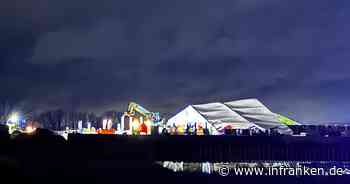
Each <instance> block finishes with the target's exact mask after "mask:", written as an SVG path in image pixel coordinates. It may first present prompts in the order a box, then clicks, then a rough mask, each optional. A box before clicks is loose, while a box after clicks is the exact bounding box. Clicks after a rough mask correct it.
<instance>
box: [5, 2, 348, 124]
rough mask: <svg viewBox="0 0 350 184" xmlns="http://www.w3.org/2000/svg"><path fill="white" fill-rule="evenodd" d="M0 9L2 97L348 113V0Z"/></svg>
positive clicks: (64, 103)
mask: <svg viewBox="0 0 350 184" xmlns="http://www.w3.org/2000/svg"><path fill="white" fill-rule="evenodd" d="M3 5H4V6H1V7H2V9H1V10H2V11H1V15H2V16H1V18H0V19H1V21H2V22H4V24H2V25H1V26H0V28H1V29H0V31H1V36H0V39H1V40H4V42H2V43H0V48H1V49H0V52H1V54H0V58H1V60H2V61H1V62H2V63H1V68H2V69H0V70H1V71H2V74H1V80H0V81H1V82H2V83H7V84H8V85H7V87H6V88H5V89H4V90H3V92H2V93H1V94H2V96H11V94H15V96H16V98H17V101H19V102H21V103H20V104H24V105H29V106H34V107H35V108H39V109H45V108H58V107H66V108H78V109H83V110H97V111H103V110H106V109H118V110H124V109H125V108H126V107H125V106H126V104H127V102H128V101H130V100H134V101H137V102H140V103H143V104H145V106H146V107H149V108H150V109H154V110H159V111H161V112H167V113H169V112H170V113H175V112H176V111H177V110H180V109H181V108H182V107H183V106H185V105H186V104H189V103H205V102H213V101H225V100H232V99H237V98H248V97H257V98H260V99H261V100H262V101H264V102H265V103H266V104H267V105H268V106H270V107H271V109H272V110H274V111H276V112H280V113H285V114H288V115H290V116H291V117H293V118H296V119H298V120H305V121H311V120H315V121H323V120H324V121H328V120H335V121H345V120H350V116H349V115H347V114H346V113H345V109H346V108H348V107H349V106H348V105H347V104H349V102H350V101H349V100H348V98H347V94H348V92H349V90H350V87H348V86H347V83H348V82H349V77H350V76H349V74H348V69H349V68H350V66H349V64H348V63H349V62H348V61H347V60H348V59H349V55H348V53H349V52H348V51H349V44H348V43H349V37H348V36H347V32H348V31H349V30H350V27H349V25H348V24H347V22H348V21H347V20H348V19H349V16H350V15H349V13H348V11H346V8H349V7H350V4H349V3H348V2H347V1H336V2H330V1H326V0H321V1H277V0H268V1H258V0H237V1H229V0H222V1H215V2H214V1H203V0H201V1H199V0H198V1H157V0H151V1H136V0H131V1H99V2H97V1H74V2H68V1H67V2H62V1H60V2H59V1H26V2H23V3H22V2H21V3H20V2H18V1H6V3H3ZM11 83H16V84H18V86H17V85H16V86H13V85H10V84H11ZM19 86H20V87H19ZM19 89H22V90H19ZM13 91H16V93H13ZM338 107H340V108H341V109H344V110H343V111H340V112H337V111H335V110H334V109H338Z"/></svg>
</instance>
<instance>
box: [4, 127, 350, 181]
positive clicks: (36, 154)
mask: <svg viewBox="0 0 350 184" xmlns="http://www.w3.org/2000/svg"><path fill="white" fill-rule="evenodd" d="M0 140H1V141H0V145H1V148H0V168H1V173H0V175H1V181H0V183H20V182H21V183H22V182H25V183H26V184H29V183H33V184H41V183H43V184H44V183H45V184H49V183H60V184H62V183H101V184H107V183H284V184H288V183H349V181H350V179H349V177H346V176H341V177H340V176H338V177H325V176H320V177H315V176H307V177H286V176H284V177H282V176H281V177H276V176H275V177H251V176H250V177H243V176H242V177H237V176H236V177H222V176H217V175H210V176H208V175H205V174H192V173H173V172H172V171H169V170H167V169H164V168H161V167H160V166H158V165H156V164H155V163H154V160H152V158H154V157H153V156H152V155H147V154H145V152H142V151H141V152H135V151H131V150H134V149H132V148H129V150H128V149H125V150H124V151H123V150H121V149H123V147H125V146H127V145H125V144H124V145H123V146H121V145H122V144H119V146H120V149H119V151H118V152H114V153H113V154H111V153H110V150H109V149H108V147H109V145H110V144H113V143H111V142H108V141H106V142H104V141H101V140H96V141H95V142H86V143H85V144H84V145H78V144H77V142H75V143H70V142H67V141H65V140H64V139H63V138H61V137H59V136H54V135H52V134H50V133H49V132H45V131H42V132H41V133H40V134H38V135H18V136H16V137H15V138H11V139H10V137H7V136H2V137H1V139H0ZM89 141H91V140H89ZM115 146H118V145H115ZM133 146H135V145H133ZM139 146H141V145H139ZM5 181H6V182H5Z"/></svg>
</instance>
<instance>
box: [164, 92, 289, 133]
mask: <svg viewBox="0 0 350 184" xmlns="http://www.w3.org/2000/svg"><path fill="white" fill-rule="evenodd" d="M194 122H202V123H206V124H207V126H208V127H209V128H213V129H214V130H215V131H216V133H218V132H220V131H222V130H223V129H224V127H226V126H227V125H230V126H231V127H233V128H234V129H249V128H252V127H255V128H258V129H261V130H265V129H270V128H275V129H277V130H278V131H279V132H280V133H282V134H291V133H292V131H291V129H289V128H288V127H287V126H286V125H284V124H283V123H281V121H280V120H279V118H278V115H277V114H275V113H273V112H271V111H270V110H269V109H268V108H267V107H266V106H265V105H264V104H262V103H261V102H260V101H259V100H257V99H244V100H237V101H231V102H226V103H220V102H216V103H208V104H200V105H189V106H187V107H186V108H185V109H184V110H182V111H181V112H180V113H178V114H176V115H175V116H173V117H172V118H170V119H169V120H168V122H167V124H168V125H174V124H175V125H176V126H178V125H183V126H186V124H187V123H194Z"/></svg>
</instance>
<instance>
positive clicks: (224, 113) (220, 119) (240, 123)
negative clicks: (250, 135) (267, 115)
mask: <svg viewBox="0 0 350 184" xmlns="http://www.w3.org/2000/svg"><path fill="white" fill-rule="evenodd" d="M192 107H193V108H194V109H195V110H196V111H197V112H199V113H200V114H201V115H202V116H203V117H204V118H205V119H207V120H208V122H209V123H211V124H212V125H213V126H214V127H215V128H217V129H221V128H224V126H226V125H231V126H233V127H235V128H242V129H246V128H249V127H252V126H255V125H254V124H253V123H250V122H249V121H248V120H247V119H245V118H244V117H242V116H240V115H239V114H238V113H236V112H234V111H232V110H231V109H230V108H228V107H227V106H226V105H224V104H222V103H219V102H216V103H208V104H199V105H192Z"/></svg>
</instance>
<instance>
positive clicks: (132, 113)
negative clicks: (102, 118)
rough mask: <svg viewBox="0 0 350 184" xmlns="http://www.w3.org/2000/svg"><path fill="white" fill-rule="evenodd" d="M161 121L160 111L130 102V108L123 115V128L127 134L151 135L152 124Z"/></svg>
mask: <svg viewBox="0 0 350 184" xmlns="http://www.w3.org/2000/svg"><path fill="white" fill-rule="evenodd" d="M126 119H127V120H126ZM159 122H160V116H159V113H154V112H150V111H149V110H147V109H145V108H144V107H142V106H141V105H139V104H137V103H135V102H130V103H129V104H128V110H127V111H126V112H124V115H123V116H122V122H121V128H122V130H124V131H125V132H126V133H127V134H136V135H138V134H141V135H144V134H145V135H150V134H151V129H152V126H155V125H157V124H159Z"/></svg>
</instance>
